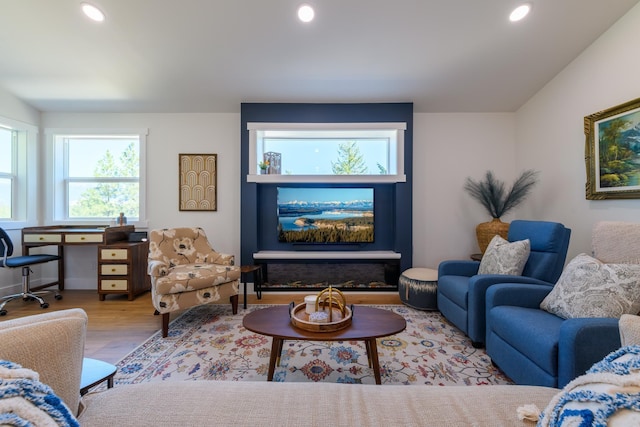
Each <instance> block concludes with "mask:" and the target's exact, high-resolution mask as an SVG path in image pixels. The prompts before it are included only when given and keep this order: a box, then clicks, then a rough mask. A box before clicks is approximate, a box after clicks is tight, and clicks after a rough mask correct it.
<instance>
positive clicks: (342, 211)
mask: <svg viewBox="0 0 640 427" xmlns="http://www.w3.org/2000/svg"><path fill="white" fill-rule="evenodd" d="M300 190H301V189H291V188H285V189H278V241H280V242H285V243H371V242H373V241H374V216H373V212H374V210H373V189H366V190H365V191H363V189H357V190H355V189H335V188H332V189H324V190H326V192H325V194H322V193H323V192H322V191H321V189H313V191H307V192H305V191H300ZM294 191H298V193H295V194H293V192H294ZM285 193H286V195H285ZM363 194H365V197H364V198H363ZM294 196H297V197H295V198H294ZM356 197H358V198H356Z"/></svg>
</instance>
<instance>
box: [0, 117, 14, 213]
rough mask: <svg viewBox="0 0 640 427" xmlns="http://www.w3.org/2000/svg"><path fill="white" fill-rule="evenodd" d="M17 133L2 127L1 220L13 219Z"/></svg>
mask: <svg viewBox="0 0 640 427" xmlns="http://www.w3.org/2000/svg"><path fill="white" fill-rule="evenodd" d="M15 133H16V132H15V131H14V130H11V129H8V128H4V127H0V153H2V156H0V219H3V220H7V219H12V218H13V205H14V201H13V196H14V191H13V186H14V182H16V175H15V166H14V163H15V160H16V158H15V157H16V156H14V153H15V151H16V148H15V139H16V138H15V136H16V135H15Z"/></svg>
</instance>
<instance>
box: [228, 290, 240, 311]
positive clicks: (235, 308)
mask: <svg viewBox="0 0 640 427" xmlns="http://www.w3.org/2000/svg"><path fill="white" fill-rule="evenodd" d="M229 299H230V300H231V311H232V312H233V314H238V294H235V295H231V298H229Z"/></svg>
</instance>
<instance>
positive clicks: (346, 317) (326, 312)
mask: <svg viewBox="0 0 640 427" xmlns="http://www.w3.org/2000/svg"><path fill="white" fill-rule="evenodd" d="M291 306H292V308H291V323H292V324H293V325H294V326H295V327H298V328H300V329H304V330H307V331H313V332H333V331H338V330H340V329H344V328H346V327H348V326H349V325H351V318H352V316H353V310H352V309H351V308H350V307H347V304H346V299H345V297H344V294H343V293H342V292H341V291H340V290H339V289H334V288H332V287H331V286H329V287H328V288H326V289H324V290H322V291H320V293H318V296H317V298H316V305H315V312H313V313H307V310H306V307H307V304H306V303H302V304H298V305H296V306H294V304H293V303H291Z"/></svg>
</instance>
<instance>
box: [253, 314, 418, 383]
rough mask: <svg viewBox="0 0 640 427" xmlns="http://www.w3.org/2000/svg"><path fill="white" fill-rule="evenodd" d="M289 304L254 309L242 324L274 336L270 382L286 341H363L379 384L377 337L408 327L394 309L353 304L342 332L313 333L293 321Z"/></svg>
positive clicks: (260, 332) (270, 359)
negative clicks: (348, 319) (349, 317)
mask: <svg viewBox="0 0 640 427" xmlns="http://www.w3.org/2000/svg"><path fill="white" fill-rule="evenodd" d="M289 310H290V307H289V306H287V305H277V306H273V307H268V308H263V309H261V310H256V311H252V312H251V313H249V314H247V315H245V316H244V318H243V319H242V325H243V326H244V327H245V328H246V329H248V330H250V331H252V332H255V333H257V334H260V335H266V336H270V337H272V338H273V340H272V342H271V356H270V358H269V373H268V374H267V381H272V380H273V373H274V371H275V368H276V365H279V364H280V354H281V353H282V345H283V343H284V341H285V340H301V341H364V342H365V348H366V350H367V359H368V361H369V367H370V368H372V369H373V375H374V377H375V379H376V384H382V379H381V378H380V362H379V361H378V346H377V343H376V338H380V337H386V336H389V335H393V334H397V333H400V332H402V331H404V329H405V328H406V327H407V322H406V321H405V320H404V318H403V317H402V316H400V315H398V314H396V313H394V312H392V311H389V310H383V309H379V308H374V307H366V306H354V307H353V318H352V321H351V325H350V326H349V327H347V328H344V329H341V330H339V331H332V332H312V331H307V330H304V329H300V328H296V327H295V326H293V325H292V324H291V318H290V316H289Z"/></svg>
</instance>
